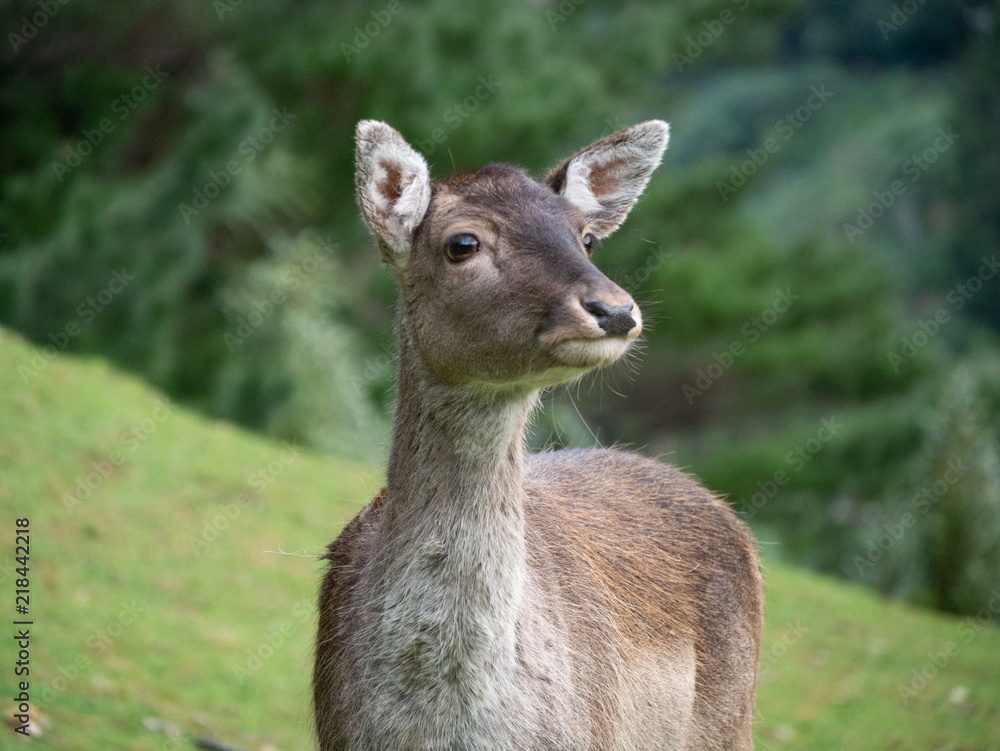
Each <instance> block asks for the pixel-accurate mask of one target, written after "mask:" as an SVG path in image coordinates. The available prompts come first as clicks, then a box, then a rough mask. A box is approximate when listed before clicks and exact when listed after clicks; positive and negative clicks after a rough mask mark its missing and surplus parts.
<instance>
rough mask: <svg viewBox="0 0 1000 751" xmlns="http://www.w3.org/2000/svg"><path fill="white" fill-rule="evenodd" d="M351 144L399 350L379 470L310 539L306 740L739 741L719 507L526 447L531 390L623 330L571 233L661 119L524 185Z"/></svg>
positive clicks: (737, 557)
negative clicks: (320, 541)
mask: <svg viewBox="0 0 1000 751" xmlns="http://www.w3.org/2000/svg"><path fill="white" fill-rule="evenodd" d="M616 139H617V140H616ZM358 142H359V147H358V188H359V199H360V202H361V205H362V209H363V211H364V213H365V216H366V219H367V220H368V222H369V224H370V225H371V226H372V228H373V229H374V230H375V232H376V235H377V236H378V238H379V241H380V246H381V247H382V251H383V255H384V257H385V259H386V261H387V262H388V263H389V265H390V267H391V268H393V270H394V271H395V273H396V274H397V276H398V277H399V280H400V289H401V302H400V310H399V321H398V335H399V361H400V370H399V381H398V400H397V411H396V417H395V424H394V430H393V439H392V447H391V451H390V460H389V467H388V471H387V485H386V488H385V489H384V490H383V491H382V492H381V493H380V494H379V495H378V496H377V497H376V499H375V500H374V501H372V503H370V504H369V505H368V506H367V507H366V508H365V509H364V510H363V511H362V512H361V513H360V514H359V515H358V516H357V517H356V518H355V519H354V521H352V522H351V524H350V525H348V527H347V528H345V529H344V531H343V532H342V533H341V534H340V536H339V537H338V538H337V539H336V541H335V542H334V543H333V544H332V545H331V546H330V550H329V553H328V558H329V560H330V569H329V572H328V574H327V576H326V579H325V580H324V583H323V587H322V590H321V593H320V624H319V634H318V640H317V655H316V665H315V673H314V698H315V708H316V721H317V732H318V737H319V741H320V746H321V748H323V749H324V750H325V751H326V750H330V749H352V750H354V749H357V750H359V751H360V750H361V749H380V750H382V749H400V750H403V749H406V750H409V749H433V750H434V751H439V750H440V751H445V750H448V751H451V750H455V751H457V750H459V749H461V750H470V751H471V750H474V749H475V750H480V749H481V750H482V751H486V750H494V749H497V750H499V749H510V750H511V751H522V750H523V751H529V750H530V751H534V750H535V749H551V750H555V749H560V750H565V751H570V750H573V751H579V750H581V749H593V750H594V751H597V750H598V749H601V750H602V751H605V750H609V749H622V750H625V749H629V750H631V749H657V750H658V751H663V750H666V749H747V748H751V747H752V743H751V740H750V728H751V721H752V715H753V707H754V689H755V685H756V668H757V655H758V652H759V646H760V625H761V592H760V579H759V574H758V564H757V559H756V555H755V553H754V550H753V546H752V543H751V541H750V539H749V537H748V535H747V533H746V531H745V529H744V528H743V526H742V525H741V524H740V523H739V522H738V521H737V520H736V519H735V517H734V516H733V515H732V513H731V512H730V511H729V509H728V507H726V506H725V504H723V503H722V502H721V501H719V500H717V499H715V498H714V497H713V496H712V495H711V494H710V493H708V492H707V491H706V490H704V489H702V488H701V487H700V486H698V485H697V484H696V483H694V482H693V481H692V480H690V479H689V478H687V477H686V476H684V475H683V474H681V473H680V472H678V471H677V470H676V469H673V468H671V467H668V466H666V465H663V464H660V463H658V462H654V461H651V460H648V459H643V458H641V457H638V456H635V455H631V454H627V453H623V452H618V451H611V450H590V451H562V452H551V453H547V454H541V455H537V456H528V457H525V454H524V445H523V438H524V432H525V428H526V426H527V422H528V419H529V416H530V413H531V411H532V409H533V407H534V406H535V403H536V401H537V395H538V392H539V389H541V388H543V387H545V386H548V385H553V384H555V383H559V382H562V381H565V380H568V379H570V378H573V377H576V376H578V375H580V374H581V373H583V372H586V371H587V370H590V369H592V368H593V367H596V366H600V365H604V364H608V363H609V362H612V361H613V360H614V359H616V358H617V357H618V356H620V355H621V354H622V352H624V350H625V349H626V348H627V346H628V344H629V342H630V341H631V340H632V339H634V337H635V335H637V333H638V329H639V328H640V327H641V323H639V321H638V320H637V319H638V311H637V310H634V308H633V304H632V302H631V300H630V299H629V298H628V296H627V295H626V294H625V293H624V292H623V291H622V290H620V289H619V288H617V287H616V286H615V285H614V284H612V283H611V282H610V281H609V280H608V279H607V278H606V277H604V276H603V275H602V274H600V272H598V271H597V270H596V268H595V267H594V266H593V264H591V263H590V261H589V258H588V254H587V252H586V250H587V249H588V248H587V246H588V245H589V244H590V243H588V242H587V238H586V235H587V234H590V233H593V234H594V235H598V234H607V233H608V232H610V231H612V230H613V229H614V228H615V227H616V226H617V225H618V223H620V221H621V220H622V219H623V218H624V214H625V213H627V211H628V209H629V208H630V207H631V205H632V202H634V200H635V198H636V197H637V196H638V194H639V193H640V192H641V190H642V188H643V187H644V186H645V183H646V181H647V180H648V176H649V173H650V172H651V171H652V168H653V167H655V166H656V163H658V162H659V158H660V154H662V150H663V148H664V147H665V145H666V129H665V126H663V125H662V124H660V123H647V124H644V126H637V127H636V128H633V129H630V130H627V131H623V132H622V133H620V134H616V136H612V137H610V138H609V139H603V141H599V142H597V143H596V144H594V145H593V146H592V147H590V149H589V150H585V151H584V152H581V153H580V154H578V155H577V156H575V157H573V158H572V159H570V160H567V162H566V163H564V164H563V165H562V166H561V167H560V168H559V169H557V170H556V171H555V172H554V173H553V175H551V176H550V178H549V181H548V185H547V186H543V185H540V184H538V183H536V182H534V181H533V180H531V179H530V178H529V177H527V176H526V175H525V174H524V173H523V172H521V171H519V170H516V169H514V168H510V167H503V166H492V167H487V168H484V169H483V170H480V171H479V172H477V173H473V174H472V175H462V176H458V177H457V178H453V179H452V180H451V181H446V182H444V183H435V184H431V183H430V182H429V181H428V180H427V178H426V167H425V166H424V165H423V161H422V159H421V158H420V157H419V156H418V155H416V154H415V152H412V150H410V149H409V147H408V146H406V144H405V142H403V141H402V138H401V137H400V136H399V135H398V134H397V133H395V131H393V130H392V129H391V128H388V126H385V125H382V124H380V123H371V122H366V123H362V124H360V125H359V129H358ZM580 173H584V177H583V181H582V182H581V181H580V180H579V177H580ZM574 181H576V182H574ZM623 186H624V187H623ZM456 238H457V239H456ZM590 239H591V240H592V239H593V238H590Z"/></svg>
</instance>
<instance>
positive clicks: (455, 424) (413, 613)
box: [373, 332, 537, 691]
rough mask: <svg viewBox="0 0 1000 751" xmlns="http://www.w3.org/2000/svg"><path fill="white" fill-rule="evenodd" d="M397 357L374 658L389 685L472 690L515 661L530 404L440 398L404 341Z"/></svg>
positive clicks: (496, 397) (478, 393) (474, 394)
mask: <svg viewBox="0 0 1000 751" xmlns="http://www.w3.org/2000/svg"><path fill="white" fill-rule="evenodd" d="M399 346H400V370H399V381H398V401H397V407H396V417H395V424H394V429H393V438H392V446H391V450H390V458H389V467H388V473H387V487H386V501H385V504H386V505H385V508H384V511H383V521H382V525H381V529H380V535H379V540H378V550H377V551H376V554H375V556H374V559H373V560H374V561H376V562H377V563H376V567H377V568H378V575H377V577H376V581H378V582H379V585H380V587H381V593H380V594H381V597H380V598H379V600H380V604H381V623H380V636H381V639H380V642H381V643H380V652H381V653H382V654H381V657H382V658H383V660H384V664H386V665H387V666H393V665H394V666H396V668H398V669H399V671H401V673H402V674H400V675H396V676H395V677H396V679H397V684H396V685H399V686H404V685H406V686H407V687H408V690H411V691H412V690H419V689H432V690H434V689H436V688H437V687H436V686H434V685H433V684H434V683H435V682H437V681H451V682H452V685H459V684H463V683H467V682H469V681H473V682H479V681H480V679H482V678H483V676H484V675H486V674H488V673H490V672H491V671H492V672H495V671H496V670H497V668H498V667H499V666H501V665H502V664H503V662H504V661H505V660H509V661H510V663H509V664H512V663H513V660H514V659H515V644H516V618H517V612H518V609H519V607H518V606H519V603H520V602H521V598H522V590H523V587H524V581H525V571H526V569H525V566H526V563H525V561H526V557H525V543H524V497H525V496H524V489H523V455H524V432H525V428H526V425H527V421H528V418H529V415H530V412H531V409H532V407H533V406H534V404H535V400H536V398H537V392H536V391H534V390H527V389H523V390H521V391H520V392H516V393H514V392H510V393H504V394H500V393H496V392H495V391H494V392H489V393H485V392H484V391H483V390H482V389H472V388H470V387H453V386H446V385H444V384H441V383H440V382H439V381H438V380H437V379H436V378H435V377H434V376H433V374H431V373H430V372H429V371H428V369H427V368H426V366H425V365H424V364H423V363H422V362H421V361H420V360H419V358H418V353H417V351H416V347H415V346H414V345H413V344H412V343H411V342H409V341H408V340H407V338H406V336H405V335H403V332H401V336H400V345H399ZM484 671H485V672H484ZM429 684H430V685H429Z"/></svg>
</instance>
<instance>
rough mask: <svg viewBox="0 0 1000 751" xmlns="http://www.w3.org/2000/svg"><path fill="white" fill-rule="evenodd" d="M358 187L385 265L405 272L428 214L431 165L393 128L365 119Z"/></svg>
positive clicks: (357, 167)
mask: <svg viewBox="0 0 1000 751" xmlns="http://www.w3.org/2000/svg"><path fill="white" fill-rule="evenodd" d="M356 140H357V147H356V150H355V186H356V188H357V197H358V204H359V205H360V206H361V213H362V215H363V216H364V218H365V222H366V223H367V224H368V226H369V227H370V228H371V230H372V232H373V233H374V234H375V236H376V237H377V238H378V241H379V247H380V248H381V250H382V257H383V260H385V262H386V263H387V264H389V265H390V266H391V267H393V268H395V269H397V270H398V269H402V268H403V267H404V266H405V265H406V262H407V260H408V259H409V254H410V250H411V248H412V245H413V233H414V231H415V230H416V228H417V226H418V225H419V224H420V222H421V221H422V220H423V218H424V214H426V213H427V206H428V204H429V203H430V197H431V184H430V174H429V171H428V169H427V162H425V161H424V158H423V157H422V156H421V155H420V154H418V153H417V152H416V151H415V150H414V149H413V148H412V147H411V146H410V145H409V144H408V143H407V142H406V141H405V140H404V139H403V137H402V136H401V135H400V134H399V133H398V132H397V131H396V130H395V129H393V128H391V127H389V126H388V125H386V124H385V123H381V122H378V121H375V120H362V121H361V122H360V123H358V127H357V131H356Z"/></svg>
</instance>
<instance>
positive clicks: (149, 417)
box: [0, 330, 1000, 751]
mask: <svg viewBox="0 0 1000 751" xmlns="http://www.w3.org/2000/svg"><path fill="white" fill-rule="evenodd" d="M380 479H381V478H380V476H379V472H378V471H377V470H374V469H370V468H366V467H362V466H358V465H355V464H351V463H348V462H345V461H342V460H339V459H337V458H333V457H329V456H321V455H316V454H311V453H309V452H307V451H304V450H301V449H299V448H296V447H294V446H284V445H279V444H277V443H274V442H271V441H268V440H266V439H264V438H261V437H259V436H255V435H252V434H248V433H246V432H243V431H241V430H238V429H235V428H233V427H232V426H230V425H228V424H226V423H219V422H214V423H213V422H211V421H208V420H206V419H204V418H201V417H199V416H197V415H194V414H191V413H189V412H187V411H185V410H183V409H181V408H179V407H176V406H174V405H172V404H170V402H169V401H167V400H166V399H165V398H164V397H163V396H162V395H161V394H159V393H157V392H155V391H153V390H152V389H150V388H149V387H148V386H146V385H144V384H143V383H141V382H140V381H138V380H136V379H135V378H133V377H130V376H127V375H123V374H121V373H119V372H116V371H115V370H113V369H111V368H110V367H109V366H108V365H106V364H105V363H103V362H101V361H97V360H78V359H70V358H63V357H61V356H52V357H49V356H46V355H44V354H43V353H42V351H41V350H39V349H37V348H35V347H31V346H29V345H27V344H25V343H24V342H23V341H22V340H21V339H19V338H18V337H17V336H15V335H14V334H12V333H11V332H9V331H3V330H0V513H2V516H0V519H2V521H3V525H4V529H6V530H7V536H6V538H5V539H4V541H2V542H0V586H2V587H3V592H4V595H3V598H2V601H3V602H5V603H10V604H8V605H5V606H4V609H3V612H4V613H5V614H9V613H12V612H13V590H14V580H15V578H17V574H16V573H15V571H14V569H15V565H14V544H15V543H14V530H15V519H17V518H24V517H27V518H29V519H30V537H31V548H30V577H29V578H30V590H31V604H30V617H31V618H32V620H33V621H34V624H33V626H32V638H31V646H30V668H31V674H30V682H31V688H30V691H31V696H32V699H33V700H34V701H35V702H36V703H37V706H38V709H39V711H40V713H41V715H43V726H42V729H43V731H44V735H43V736H41V737H37V738H34V739H33V746H32V747H38V748H58V749H80V750H83V749H94V750H101V751H103V750H104V749H110V748H130V749H149V750H152V749H158V750H159V749H170V748H193V745H192V740H193V739H195V738H200V737H212V738H215V739H217V740H219V741H220V742H224V743H225V744H227V745H230V746H233V747H235V748H240V749H255V751H265V750H268V749H269V750H273V749H281V750H282V751H287V750H288V749H306V748H311V747H312V739H311V730H310V719H309V672H310V655H311V649H312V647H311V640H312V635H313V629H314V623H315V611H314V605H313V600H314V594H315V589H316V585H317V581H318V577H319V575H320V572H321V568H322V567H321V564H320V563H319V562H317V560H316V556H317V555H318V554H319V553H320V552H321V550H322V547H323V546H324V545H325V544H326V543H327V542H328V541H329V540H330V539H331V538H332V537H333V536H334V535H335V534H336V533H337V531H338V530H339V529H340V526H341V525H342V523H343V522H345V521H347V520H348V519H349V518H350V517H351V516H352V515H353V514H354V513H355V512H356V511H357V509H358V508H359V507H360V506H361V505H362V504H363V503H364V502H365V500H366V499H367V498H368V497H369V496H370V495H371V494H372V493H373V492H374V491H375V490H376V489H377V487H378V485H379V483H380ZM766 579H767V588H768V615H767V629H766V634H765V648H764V655H763V662H762V673H761V689H760V696H759V711H758V714H759V721H758V733H757V735H758V748H759V749H775V748H789V749H799V748H801V749H831V750H834V749H851V750H852V751H854V750H857V751H861V750H864V749H873V750H874V749H879V751H882V750H884V749H943V748H949V749H983V750H984V751H985V750H986V749H996V748H1000V632H998V631H997V630H996V629H995V628H993V627H992V626H983V625H980V624H979V623H977V622H976V620H975V619H963V620H958V619H951V618H947V617H942V616H939V615H935V614H929V613H925V612H921V611H917V610H915V609H913V608H908V607H904V606H902V605H900V604H897V603H887V602H885V601H883V600H881V599H879V598H878V597H876V596H875V595H873V594H871V593H869V592H866V591H863V590H858V589H854V588H850V587H846V586H843V585H841V584H839V583H836V582H833V581H829V580H825V579H820V578H817V577H815V576H812V575H810V574H807V573H804V572H800V571H795V570H790V569H787V568H783V567H781V566H780V565H777V564H772V565H769V566H768V567H767V571H766ZM996 604H997V608H998V609H1000V593H998V598H997V600H996ZM15 659H16V656H15V646H14V645H13V642H12V640H10V639H5V640H0V695H2V696H3V697H6V698H5V709H6V708H8V707H10V706H12V704H11V699H12V697H14V696H15V695H16V693H17V692H16V689H15V683H14V670H13V664H14V661H15ZM921 674H923V676H925V677H922V676H921ZM901 689H902V690H901ZM902 694H907V695H906V696H903V695H902ZM0 732H2V731H0ZM8 732H9V731H8ZM174 734H176V735H174ZM9 740H10V736H9V737H8V738H7V739H5V740H4V741H3V742H2V743H0V747H3V748H8V747H11V743H10V742H9ZM26 747H27V746H26Z"/></svg>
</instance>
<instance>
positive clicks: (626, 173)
mask: <svg viewBox="0 0 1000 751" xmlns="http://www.w3.org/2000/svg"><path fill="white" fill-rule="evenodd" d="M669 137H670V126H668V125H667V124H666V123H665V122H663V121H662V120H649V121H648V122H644V123H639V124H638V125H633V126H632V127H631V128H625V129H624V130H620V131H618V132H617V133H612V134H611V135H610V136H605V137H604V138H602V139H600V140H598V141H594V143H592V144H590V146H588V147H587V148H585V149H583V150H581V151H579V152H577V153H576V154H574V155H573V156H571V157H570V158H569V159H567V160H566V161H564V162H563V163H562V164H560V165H559V166H558V167H556V168H555V169H554V170H552V171H551V172H550V173H549V174H548V175H546V177H545V182H546V183H547V184H548V185H549V187H551V188H552V189H553V190H554V191H556V193H560V194H561V195H563V196H565V197H566V198H567V199H568V200H569V201H570V202H571V203H573V204H575V205H576V206H577V208H579V209H580V210H581V211H582V212H583V213H584V214H585V215H586V217H587V221H588V222H589V224H590V229H591V231H592V232H593V233H594V234H595V235H597V236H598V237H605V236H607V235H610V234H611V233H612V232H614V231H615V230H616V229H618V226H619V225H620V224H621V223H622V222H623V221H625V217H626V216H628V212H629V211H630V210H631V209H632V205H633V204H634V203H635V202H636V199H637V198H639V196H640V195H641V194H642V191H643V190H645V188H646V184H647V183H648V182H649V176H650V175H652V174H653V170H654V169H656V167H657V166H658V165H659V164H660V160H661V159H662V158H663V152H664V151H665V150H666V148H667V140H668V139H669Z"/></svg>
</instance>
